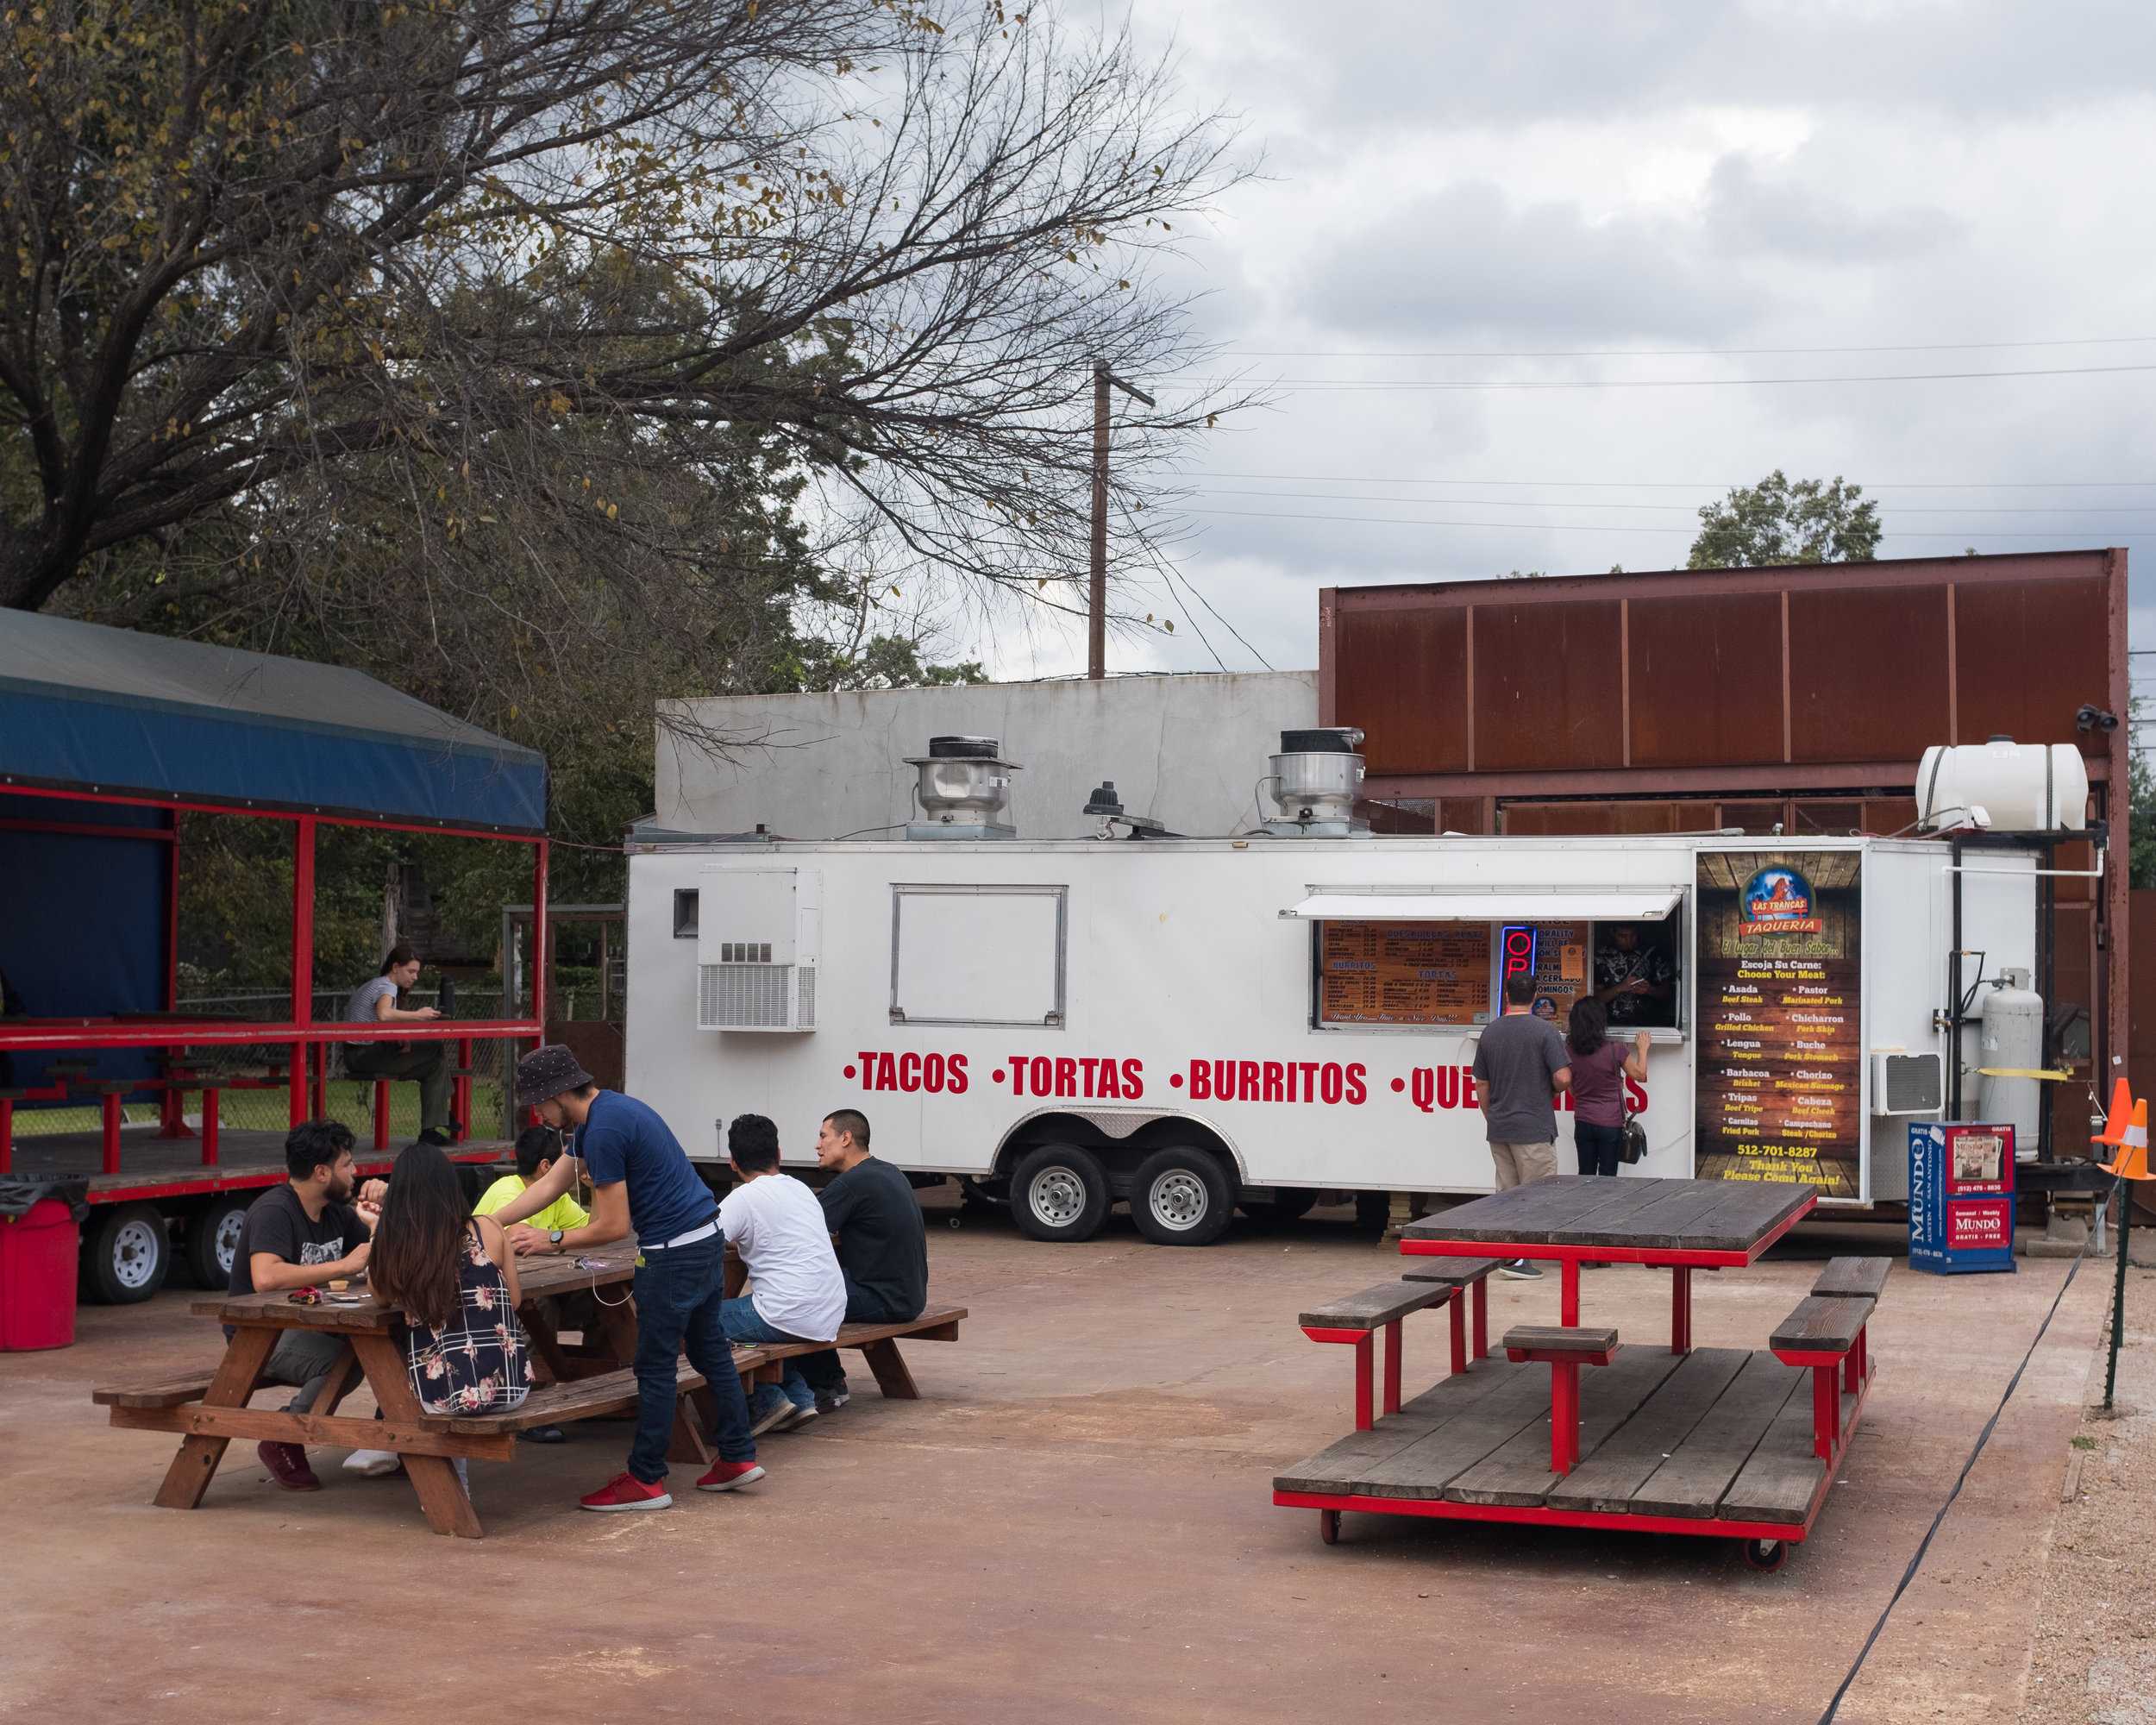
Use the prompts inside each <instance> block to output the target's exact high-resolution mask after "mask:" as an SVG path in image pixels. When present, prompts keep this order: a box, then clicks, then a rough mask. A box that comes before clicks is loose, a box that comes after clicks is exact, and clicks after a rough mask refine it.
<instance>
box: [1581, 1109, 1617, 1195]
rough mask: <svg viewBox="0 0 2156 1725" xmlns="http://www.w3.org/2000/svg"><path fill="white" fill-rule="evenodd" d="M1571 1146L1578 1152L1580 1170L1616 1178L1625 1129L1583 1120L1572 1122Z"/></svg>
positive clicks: (1585, 1172)
mask: <svg viewBox="0 0 2156 1725" xmlns="http://www.w3.org/2000/svg"><path fill="white" fill-rule="evenodd" d="M1572 1148H1573V1149H1574V1150H1575V1151H1577V1152H1578V1154H1579V1158H1580V1172H1581V1173H1583V1174H1599V1175H1603V1176H1608V1178H1610V1179H1613V1180H1614V1178H1616V1176H1617V1170H1618V1167H1619V1164H1620V1163H1621V1162H1622V1160H1623V1156H1622V1151H1623V1150H1624V1148H1625V1129H1624V1128H1623V1127H1622V1126H1593V1125H1590V1124H1589V1122H1587V1121H1585V1120H1574V1121H1573V1122H1572Z"/></svg>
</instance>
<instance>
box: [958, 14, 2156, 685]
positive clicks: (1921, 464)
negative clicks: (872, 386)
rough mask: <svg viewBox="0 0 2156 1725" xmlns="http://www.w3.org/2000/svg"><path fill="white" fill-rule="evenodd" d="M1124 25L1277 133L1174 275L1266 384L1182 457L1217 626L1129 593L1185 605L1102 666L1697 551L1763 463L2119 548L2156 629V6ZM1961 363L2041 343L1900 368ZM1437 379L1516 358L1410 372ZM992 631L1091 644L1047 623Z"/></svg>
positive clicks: (1909, 517) (1890, 528) (1189, 607)
mask: <svg viewBox="0 0 2156 1725" xmlns="http://www.w3.org/2000/svg"><path fill="white" fill-rule="evenodd" d="M1090 3H1091V0H1067V9H1068V10H1069V14H1070V16H1071V17H1072V19H1073V21H1074V22H1076V21H1078V20H1079V19H1081V17H1083V16H1084V15H1085V13H1086V11H1087V8H1088V6H1089V5H1090ZM1109 16H1110V18H1111V20H1112V19H1113V17H1114V16H1117V15H1116V14H1115V13H1114V12H1113V11H1111V13H1110V15H1109ZM1135 23H1136V27H1137V28H1138V29H1139V31H1140V33H1141V34H1142V36H1143V37H1144V39H1146V40H1148V41H1150V42H1153V43H1154V44H1156V46H1159V47H1163V48H1170V47H1172V49H1173V51H1174V52H1175V53H1178V54H1179V55H1180V57H1181V64H1182V69H1183V75H1184V79H1185V82H1186V85H1187V86H1188V91H1189V93H1190V97H1191V99H1192V101H1193V103H1194V105H1196V104H1205V103H1220V104H1224V105H1225V106H1227V107H1229V108H1231V109H1233V110H1236V111H1238V113H1239V114H1240V115H1241V116H1242V123H1243V125H1244V135H1245V137H1246V139H1247V141H1248V142H1249V144H1250V146H1251V147H1252V148H1253V149H1254V150H1261V151H1262V152H1263V157H1264V173H1265V174H1266V176H1267V178H1266V179H1265V180H1264V181H1263V182H1262V183H1257V184H1251V185H1244V186H1242V187H1240V188H1238V190H1236V191H1234V192H1233V193H1232V194H1231V195H1230V197H1229V198H1227V200H1226V201H1225V204H1224V205H1223V207H1222V208H1221V209H1220V210H1219V212H1218V214H1217V216H1215V218H1214V219H1213V221H1212V222H1211V223H1209V224H1206V225H1205V226H1204V227H1203V228H1202V229H1201V231H1200V233H1199V235H1197V236H1196V237H1195V238H1194V241H1193V243H1192V245H1191V248H1190V251H1189V254H1188V257H1187V258H1186V259H1185V260H1183V261H1182V263H1181V265H1180V266H1178V269H1179V272H1185V271H1187V272H1188V274H1189V276H1190V278H1191V279H1192V280H1193V281H1194V282H1196V283H1198V284H1199V285H1202V287H1203V288H1204V289H1205V290H1206V292H1208V294H1209V296H1210V297H1209V298H1208V299H1207V300H1206V303H1205V304H1203V306H1201V308H1200V313H1199V316H1200V319H1201V322H1202V325H1203V328H1204V329H1205V331H1206V334H1207V335H1208V336H1209V337H1210V338H1212V339H1213V340H1215V341H1217V342H1219V343H1221V344H1222V345H1223V347H1224V348H1225V349H1226V350H1227V351H1226V352H1225V354H1223V355H1222V356H1221V360H1220V362H1219V365H1218V366H1217V367H1214V369H1215V370H1217V371H1219V372H1221V373H1229V374H1244V375H1247V376H1248V377H1249V378H1250V379H1252V380H1268V381H1269V380H1282V381H1281V382H1280V383H1278V384H1277V385H1275V386H1274V392H1275V402H1274V405H1272V406H1271V407H1269V409H1267V410H1265V411H1262V412H1259V413H1255V414H1251V415H1248V416H1244V417H1242V418H1241V419H1240V420H1239V421H1238V422H1236V423H1230V424H1227V425H1225V426H1224V427H1223V428H1222V429H1221V430H1218V431H1216V432H1213V433H1212V434H1210V435H1209V436H1208V437H1207V438H1206V440H1205V442H1204V443H1203V444H1202V445H1201V446H1200V448H1198V449H1195V450H1194V452H1193V455H1192V457H1191V459H1190V461H1189V462H1188V469H1189V471H1188V476H1187V483H1188V486H1190V487H1191V488H1192V491H1193V493H1194V494H1193V495H1192V496H1191V497H1190V499H1189V500H1188V504H1189V507H1188V516H1187V521H1188V528H1189V529H1190V536H1189V537H1188V540H1187V541H1186V542H1185V543H1184V546H1183V549H1182V552H1181V556H1180V558H1179V559H1178V565H1179V568H1180V571H1181V574H1182V575H1183V576H1184V577H1185V578H1186V579H1187V580H1188V583H1189V585H1190V586H1192V587H1193V588H1194V589H1195V590H1196V592H1197V593H1200V594H1202V595H1203V597H1204V599H1206V600H1208V601H1210V603H1211V605H1212V606H1213V608H1214V609H1215V610H1217V612H1219V617H1218V618H1216V617H1214V616H1213V615H1211V614H1209V613H1208V612H1206V611H1205V610H1204V609H1203V608H1202V607H1200V606H1196V605H1193V604H1192V603H1191V601H1190V599H1189V598H1188V596H1187V595H1186V594H1185V593H1182V592H1181V591H1169V592H1160V593H1155V594H1152V595H1150V596H1147V597H1146V598H1145V599H1144V600H1143V602H1142V603H1143V605H1145V606H1150V605H1154V604H1156V603H1157V605H1158V608H1159V610H1160V612H1161V613H1162V614H1163V615H1171V616H1173V617H1175V618H1176V619H1177V630H1176V633H1175V636H1174V637H1166V636H1150V637H1148V636H1139V637H1125V638H1124V639H1122V640H1120V641H1119V642H1117V643H1114V644H1113V646H1112V649H1111V660H1110V662H1111V668H1112V669H1120V670H1132V669H1141V668H1156V669H1158V668H1175V669H1213V668H1216V665H1217V664H1219V663H1225V665H1226V666H1227V667H1228V668H1231V669H1248V668H1257V667H1258V666H1259V664H1260V663H1261V662H1268V663H1270V664H1271V665H1273V666H1275V667H1276V668H1289V667H1307V666H1311V665H1314V664H1315V663H1316V661H1317V638H1316V626H1317V625H1316V618H1317V593H1318V590H1319V588H1320V587H1322V586H1348V585H1354V584H1358V583H1368V582H1382V581H1407V580H1466V579H1474V578H1479V577H1483V576H1489V575H1496V574H1505V573H1506V572H1507V571H1509V570H1513V569H1539V570H1544V571H1546V572H1548V573H1550V574H1579V573H1591V572H1595V571H1601V570H1606V569H1608V568H1609V567H1610V566H1611V565H1612V564H1613V563H1621V564H1623V565H1624V566H1625V567H1626V568H1628V569H1656V568H1670V567H1675V566H1678V565H1681V564H1682V563H1683V561H1684V556H1685V553H1686V550H1687V549H1688V547H1689V544H1690V542H1691V538H1692V536H1693V534H1694V532H1695V530H1696V529H1697V522H1696V518H1695V511H1696V510H1697V509H1698V507H1699V505H1701V504H1702V503H1704V502H1706V501H1708V500H1710V499H1713V498H1714V497H1715V496H1717V495H1719V494H1720V492H1722V491H1723V490H1725V489H1726V488H1727V487H1728V486H1732V485H1737V484H1745V483H1749V482H1751V481H1752V480H1757V479H1758V478H1759V477H1760V476H1761V475H1763V474H1765V473H1767V472H1768V471H1769V470H1770V469H1771V468H1774V467H1781V468H1783V470H1784V471H1786V472H1787V473H1789V474H1790V475H1791V476H1792V477H1793V478H1794V477H1803V476H1830V475H1833V474H1842V475H1845V476H1846V477H1847V478H1849V479H1850V480H1854V481H1857V482H1858V483H1860V484H1862V485H1863V486H1865V488H1866V489H1867V491H1869V492H1871V493H1873V494H1874V495H1876V496H1877V499H1879V501H1880V503H1881V505H1882V508H1883V517H1884V522H1885V526H1886V530H1887V536H1886V539H1885V541H1884V543H1883V544H1882V546H1881V548H1880V549H1881V554H1882V555H1885V556H1921V555H1939V554H1952V553H1957V552H1959V551H1961V550H1962V549H1965V547H1970V546H1974V547H1976V548H1977V549H1979V550H1987V551H2011V550H2028V549H2051V548H2056V547H2066V546H2095V545H2107V544H2109V545H2125V546H2128V547H2129V548H2130V550H2131V554H2132V556H2133V559H2134V563H2135V564H2136V565H2137V566H2138V568H2139V574H2140V579H2139V580H2137V581H2136V583H2135V585H2136V587H2137V590H2138V591H2139V593H2140V594H2141V595H2146V596H2147V598H2146V600H2145V603H2144V604H2137V606H2136V610H2135V616H2134V637H2135V640H2136V642H2137V643H2146V644H2152V645H2156V586H2152V585H2151V584H2152V583H2156V198H2152V197H2151V184H2150V181H2151V174H2150V169H2151V166H2152V165H2156V7H2152V6H2150V5H2149V4H2147V3H2146V0H2139V3H2119V4H2106V3H2096V0H2088V3H2061V0H2054V3H2050V4H2046V5H2036V4H2021V5H2010V4H2004V3H1977V0H1929V3H1925V0H1909V3H1902V4H1887V3H1855V0H1791V3H1764V0H1755V3H1750V4H1744V3H1737V0H1720V3H1709V0H1702V3H1680V0H1662V3H1639V4H1627V3H1621V0H1604V3H1599V4H1595V5H1588V4H1562V5H1560V4H1541V3H1522V4H1516V5H1504V6H1501V5H1491V4H1487V3H1481V0H1354V3H1351V4H1347V5H1340V6H1332V7H1326V6H1313V5H1311V4H1310V3H1308V0H1145V3H1144V4H1143V5H1142V6H1140V7H1139V8H1138V12H1137V14H1136V15H1135ZM1735 349H1745V350H1750V351H1744V352H1736V351H1731V350H1735ZM1702 350H1719V351H1714V352H1707V351H1702ZM1764 350H1780V351H1764ZM1908 373H2045V374H2043V375H2019V376H1989V377H1974V378H1968V377H1964V378H1952V379H1949V378H1943V377H1933V378H1930V379H1928V380H1903V379H1905V378H1906V377H1907V374H1908ZM1852 378H1854V379H1868V380H1869V381H1839V380H1845V379H1852ZM1796 379H1827V380H1836V381H1822V382H1796V381H1778V382H1777V381H1762V382H1756V383H1742V382H1739V381H1735V380H1796ZM1887 379H1893V380H1887ZM1638 380H1654V381H1655V385H1656V386H1639V381H1638ZM1461 383H1478V384H1493V383H1494V384H1499V385H1503V387H1480V388H1459V387H1438V388H1431V387H1413V386H1415V385H1437V384H1449V385H1456V386H1457V385H1458V384H1461ZM1557 385H1565V386H1574V387H1551V386H1557ZM1578 385H1592V386H1593V387H1576V386H1578ZM1167 386H1168V387H1170V388H1173V387H1174V386H1175V385H1174V380H1167ZM1354 386H1362V387H1354ZM1373 386H1374V387H1373ZM2112 482H2118V483H2112ZM1223 619H1225V624H1224V622H1223ZM1226 624H1232V630H1230V629H1229V628H1228V627H1226V626H1225V625H1226ZM1238 632H1239V634H1240V635H1241V636H1242V637H1244V641H1246V642H1247V643H1248V644H1247V645H1244V644H1243V643H1241V642H1238V640H1237V639H1236V638H1235V635H1236V633H1238ZM1201 635H1202V636H1204V637H1209V639H1210V643H1211V645H1210V649H1208V647H1207V645H1206V643H1205V641H1203V640H1201V639H1200V636H1201ZM973 644H974V646H975V650H979V651H982V652H985V653H986V654H987V655H988V656H989V657H990V659H991V661H992V662H993V665H994V668H995V669H996V670H997V671H998V672H999V673H1000V674H1003V675H1006V676H1012V677H1025V676H1040V675H1054V674H1065V673H1069V672H1070V671H1072V670H1081V669H1082V668H1083V662H1084V650H1083V649H1084V643H1083V641H1082V638H1074V637H1060V638H1059V637H1057V636H1056V634H1055V633H1054V632H1053V631H1050V633H1048V634H1046V635H1039V634H1036V635H1034V636H1032V637H1031V638H1030V639H1025V640H1021V639H1018V638H1014V637H1013V636H1012V633H1011V632H1010V631H999V632H998V635H997V637H995V638H994V639H993V640H983V641H981V642H979V643H973ZM1216 654H1217V655H1218V657H1217V660H1216V656H1215V655H1216ZM2153 663H2156V662H2153ZM2152 681H2156V679H2152Z"/></svg>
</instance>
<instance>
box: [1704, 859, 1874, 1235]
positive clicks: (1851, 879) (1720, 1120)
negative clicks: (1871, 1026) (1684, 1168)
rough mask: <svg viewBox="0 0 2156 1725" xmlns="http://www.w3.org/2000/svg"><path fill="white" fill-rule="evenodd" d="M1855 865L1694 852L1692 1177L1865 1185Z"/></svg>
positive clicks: (1846, 1190)
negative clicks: (1695, 1139)
mask: <svg viewBox="0 0 2156 1725" xmlns="http://www.w3.org/2000/svg"><path fill="white" fill-rule="evenodd" d="M1862 870H1863V863H1862V860H1861V857H1860V855H1859V853H1858V852H1856V851H1853V850H1786V851H1768V850H1708V851H1702V852H1701V853H1700V856H1699V871H1698V928H1699V962H1698V965H1697V971H1696V974H1697V976H1698V983H1699V1053H1698V1064H1697V1068H1696V1072H1697V1081H1696V1082H1697V1086H1698V1095H1697V1102H1698V1107H1697V1112H1696V1116H1695V1118H1696V1120H1697V1122H1698V1125H1697V1132H1698V1150H1697V1154H1696V1157H1695V1164H1694V1168H1695V1173H1696V1174H1697V1175H1698V1176H1699V1177H1700V1178H1701V1179H1702V1180H1794V1181H1798V1182H1803V1183H1805V1184H1808V1185H1810V1186H1812V1187H1814V1189H1816V1190H1817V1191H1818V1192H1819V1194H1820V1195H1821V1196H1822V1197H1827V1198H1855V1199H1859V1200H1860V1199H1862V1198H1863V1197H1864V1196H1865V1180H1864V1164H1863V1146H1864V1118H1863V1111H1864V1103H1863V1082H1864V1068H1863V1058H1864V1049H1863V1040H1862V1024H1861V1017H1862V1015H1861V1013H1859V1011H1858V990H1859V988H1860V987H1861V977H1862V969H1861V965H1860V963H1859V959H1860V947H1859V943H1860V941H1861V938H1862V935H1863V927H1862V924H1863V914H1862V908H1861V900H1862V878H1863V877H1862Z"/></svg>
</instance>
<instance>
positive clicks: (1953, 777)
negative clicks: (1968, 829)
mask: <svg viewBox="0 0 2156 1725" xmlns="http://www.w3.org/2000/svg"><path fill="white" fill-rule="evenodd" d="M1979 809H1980V810H1982V811H1983V818H1982V819H1977V817H1976V815H1975V813H1974V811H1977V810H1979ZM2088 810H2089V769H2088V767H2087V766H2086V765H2085V764H2084V762H2083V761H2082V758H2081V751H2080V750H2078V749H2076V748H2075V747H2074V746H2073V745H2072V744H2071V743H2016V742H2015V740H2014V739H2013V738H2012V737H1993V738H1992V739H1991V740H1990V742H1989V743H1963V744H1961V745H1960V746H1959V747H1958V748H1945V747H1941V746H1940V745H1939V744H1937V743H1934V744H1933V745H1932V747H1930V748H1929V749H1927V750H1925V751H1924V758H1923V761H1922V762H1921V763H1920V764H1919V765H1918V767H1917V769H1916V819H1917V823H1918V825H1921V826H1924V827H1927V828H1930V829H1933V830H1936V831H1944V830H1946V829H1948V828H1952V827H1957V826H1978V827H1982V828H1984V830H1986V831H1991V832H2079V831H2081V830H2082V828H2083V827H2084V825H2086V824H2087V820H2088Z"/></svg>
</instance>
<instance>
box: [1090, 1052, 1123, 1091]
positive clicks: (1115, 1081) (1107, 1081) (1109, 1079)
mask: <svg viewBox="0 0 2156 1725" xmlns="http://www.w3.org/2000/svg"><path fill="white" fill-rule="evenodd" d="M1086 1064H1087V1065H1088V1066H1091V1065H1094V1064H1095V1062H1093V1061H1090V1060H1088V1061H1087V1062H1086ZM1098 1064H1099V1066H1100V1088H1099V1089H1097V1090H1094V1091H1092V1093H1091V1094H1092V1095H1096V1096H1112V1097H1114V1098H1115V1099H1116V1100H1117V1101H1122V1099H1123V1075H1122V1074H1121V1073H1120V1072H1119V1070H1118V1069H1117V1068H1116V1063H1115V1062H1113V1061H1112V1060H1103V1061H1100V1062H1099V1063H1098ZM1086 1082H1087V1084H1088V1085H1090V1084H1091V1083H1092V1082H1093V1080H1091V1079H1090V1078H1088V1079H1087V1081H1086Z"/></svg>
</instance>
